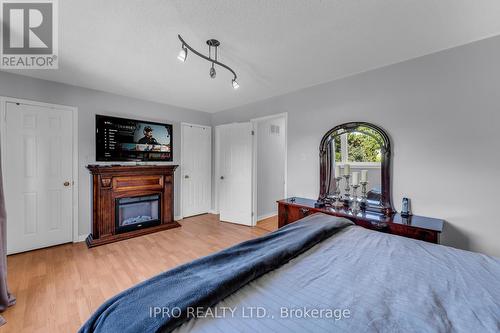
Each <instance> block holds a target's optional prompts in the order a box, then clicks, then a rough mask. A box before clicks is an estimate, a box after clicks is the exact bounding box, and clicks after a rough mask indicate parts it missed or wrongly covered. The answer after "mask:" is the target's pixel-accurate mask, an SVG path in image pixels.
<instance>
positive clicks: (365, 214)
mask: <svg viewBox="0 0 500 333" xmlns="http://www.w3.org/2000/svg"><path fill="white" fill-rule="evenodd" d="M278 203H281V204H286V205H291V206H297V207H302V208H308V209H311V210H314V211H317V212H322V213H325V214H331V215H335V216H340V217H346V218H355V219H358V220H365V221H369V222H378V223H394V224H400V225H404V226H410V227H413V228H420V229H426V230H432V231H436V232H442V231H443V227H444V220H442V219H437V218H432V217H425V216H419V215H411V216H409V217H402V216H401V214H399V213H395V214H393V215H390V216H385V215H382V214H380V213H376V212H370V211H359V212H356V213H354V212H353V211H351V210H346V209H344V208H334V207H330V206H326V207H315V206H314V204H315V203H316V200H313V199H307V198H300V197H292V198H287V199H283V200H279V201H278Z"/></svg>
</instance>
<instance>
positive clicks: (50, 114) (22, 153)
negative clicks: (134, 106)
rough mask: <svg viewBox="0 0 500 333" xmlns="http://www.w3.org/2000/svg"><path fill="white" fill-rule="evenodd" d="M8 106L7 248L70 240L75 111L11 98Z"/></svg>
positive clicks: (17, 249) (21, 248)
mask: <svg viewBox="0 0 500 333" xmlns="http://www.w3.org/2000/svg"><path fill="white" fill-rule="evenodd" d="M5 112H6V117H5V129H6V130H5V136H4V137H3V138H4V140H5V142H4V144H3V145H2V147H3V149H4V150H5V152H4V154H3V156H4V158H5V159H4V160H3V161H2V163H3V170H4V184H5V188H4V189H5V199H6V207H7V252H8V253H9V254H11V253H16V252H22V251H27V250H33V249H37V248H41V247H46V246H51V245H56V244H61V243H66V242H71V241H72V225H73V215H72V210H73V208H72V196H73V193H72V181H73V176H72V174H73V171H72V169H73V118H72V117H73V113H72V112H71V111H67V110H57V109H53V108H48V107H41V106H33V105H27V104H17V103H10V102H9V103H7V104H6V110H5Z"/></svg>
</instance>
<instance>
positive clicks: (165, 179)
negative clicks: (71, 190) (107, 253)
mask: <svg viewBox="0 0 500 333" xmlns="http://www.w3.org/2000/svg"><path fill="white" fill-rule="evenodd" d="M87 168H88V169H89V170H90V173H91V174H92V176H93V182H92V186H93V220H92V233H91V234H90V235H89V236H88V237H87V240H86V242H87V246H88V247H93V246H98V245H102V244H107V243H111V242H115V241H119V240H123V239H127V238H131V237H136V236H141V235H145V234H148V233H152V232H156V231H161V230H165V229H170V228H176V227H180V224H179V223H177V222H175V221H174V211H173V209H174V171H175V169H176V168H177V165H89V166H87Z"/></svg>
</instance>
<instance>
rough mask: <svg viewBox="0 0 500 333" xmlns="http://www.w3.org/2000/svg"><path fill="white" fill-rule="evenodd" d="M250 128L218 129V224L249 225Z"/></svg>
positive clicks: (250, 219) (243, 126)
mask: <svg viewBox="0 0 500 333" xmlns="http://www.w3.org/2000/svg"><path fill="white" fill-rule="evenodd" d="M251 132H252V128H251V124H250V123H236V124H229V125H222V126H218V127H217V142H218V145H219V146H218V150H217V151H218V166H219V170H218V174H217V176H218V179H217V181H218V189H219V191H218V192H219V211H220V220H221V221H226V222H233V223H238V224H244V225H249V226H251V225H252V134H251Z"/></svg>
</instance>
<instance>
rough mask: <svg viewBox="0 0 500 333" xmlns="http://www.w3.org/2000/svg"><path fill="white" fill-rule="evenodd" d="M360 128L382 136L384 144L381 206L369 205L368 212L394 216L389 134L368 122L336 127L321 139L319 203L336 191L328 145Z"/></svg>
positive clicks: (382, 144) (382, 146)
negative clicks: (338, 137) (365, 128)
mask: <svg viewBox="0 0 500 333" xmlns="http://www.w3.org/2000/svg"><path fill="white" fill-rule="evenodd" d="M360 126H363V127H367V128H369V129H371V130H373V131H375V132H376V133H378V134H379V135H380V137H381V138H382V140H383V142H382V143H381V147H380V148H381V155H382V156H381V162H380V163H381V168H380V173H381V178H382V179H381V187H382V188H381V192H382V195H381V199H380V205H367V207H366V210H368V211H377V212H380V213H383V214H384V215H392V214H393V213H395V210H394V207H393V205H392V194H391V185H392V184H391V155H392V151H391V142H390V139H389V136H388V135H387V133H386V132H385V131H384V130H383V129H382V128H380V127H378V126H376V125H373V124H371V123H367V122H349V123H344V124H341V125H338V126H335V127H334V128H332V129H331V130H329V131H328V132H326V134H325V135H324V136H323V138H322V139H321V143H320V145H319V165H320V172H319V174H320V185H319V187H320V191H319V198H318V201H319V202H325V199H327V197H328V196H329V195H331V194H333V192H334V191H335V180H334V177H333V176H332V174H333V172H334V170H333V163H332V158H333V159H334V158H335V156H333V157H332V156H331V155H332V154H331V151H330V150H329V149H327V148H328V145H329V144H330V142H331V141H332V140H334V138H335V137H336V136H338V135H341V134H344V133H351V132H357V131H356V129H357V128H358V127H360Z"/></svg>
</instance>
